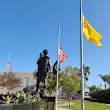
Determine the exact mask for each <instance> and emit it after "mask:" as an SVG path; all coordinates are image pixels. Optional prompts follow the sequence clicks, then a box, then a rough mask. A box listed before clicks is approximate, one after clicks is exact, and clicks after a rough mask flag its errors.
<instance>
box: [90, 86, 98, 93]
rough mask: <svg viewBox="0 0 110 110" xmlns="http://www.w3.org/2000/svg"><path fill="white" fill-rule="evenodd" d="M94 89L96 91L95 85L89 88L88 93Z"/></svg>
mask: <svg viewBox="0 0 110 110" xmlns="http://www.w3.org/2000/svg"><path fill="white" fill-rule="evenodd" d="M96 89H97V87H96V86H95V85H93V86H91V87H89V91H90V92H95V91H96Z"/></svg>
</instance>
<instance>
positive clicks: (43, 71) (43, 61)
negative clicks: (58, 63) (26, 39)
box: [36, 49, 50, 92]
mask: <svg viewBox="0 0 110 110" xmlns="http://www.w3.org/2000/svg"><path fill="white" fill-rule="evenodd" d="M47 54H48V50H47V49H45V50H43V55H41V56H40V58H39V59H38V61H37V65H38V75H37V82H36V91H38V89H39V84H40V82H42V83H43V88H46V84H45V80H46V77H47V74H48V72H49V70H50V58H49V57H48V56H47ZM42 92H44V91H42Z"/></svg>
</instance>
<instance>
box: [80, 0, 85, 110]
mask: <svg viewBox="0 0 110 110" xmlns="http://www.w3.org/2000/svg"><path fill="white" fill-rule="evenodd" d="M80 66H81V110H85V107H84V74H83V22H82V0H80Z"/></svg>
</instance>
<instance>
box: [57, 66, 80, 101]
mask: <svg viewBox="0 0 110 110" xmlns="http://www.w3.org/2000/svg"><path fill="white" fill-rule="evenodd" d="M59 75H60V76H61V77H60V80H59V84H60V86H61V88H62V91H64V92H66V93H67V97H68V99H69V102H70V97H71V92H73V91H74V92H77V91H79V89H80V76H79V74H78V70H77V68H73V67H72V66H68V67H65V68H64V70H63V71H61V72H60V74H59Z"/></svg>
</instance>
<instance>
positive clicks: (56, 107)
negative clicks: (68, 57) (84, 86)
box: [55, 25, 60, 110]
mask: <svg viewBox="0 0 110 110" xmlns="http://www.w3.org/2000/svg"><path fill="white" fill-rule="evenodd" d="M59 48H60V25H58V53H57V75H56V104H55V110H57V102H58V72H59Z"/></svg>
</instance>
